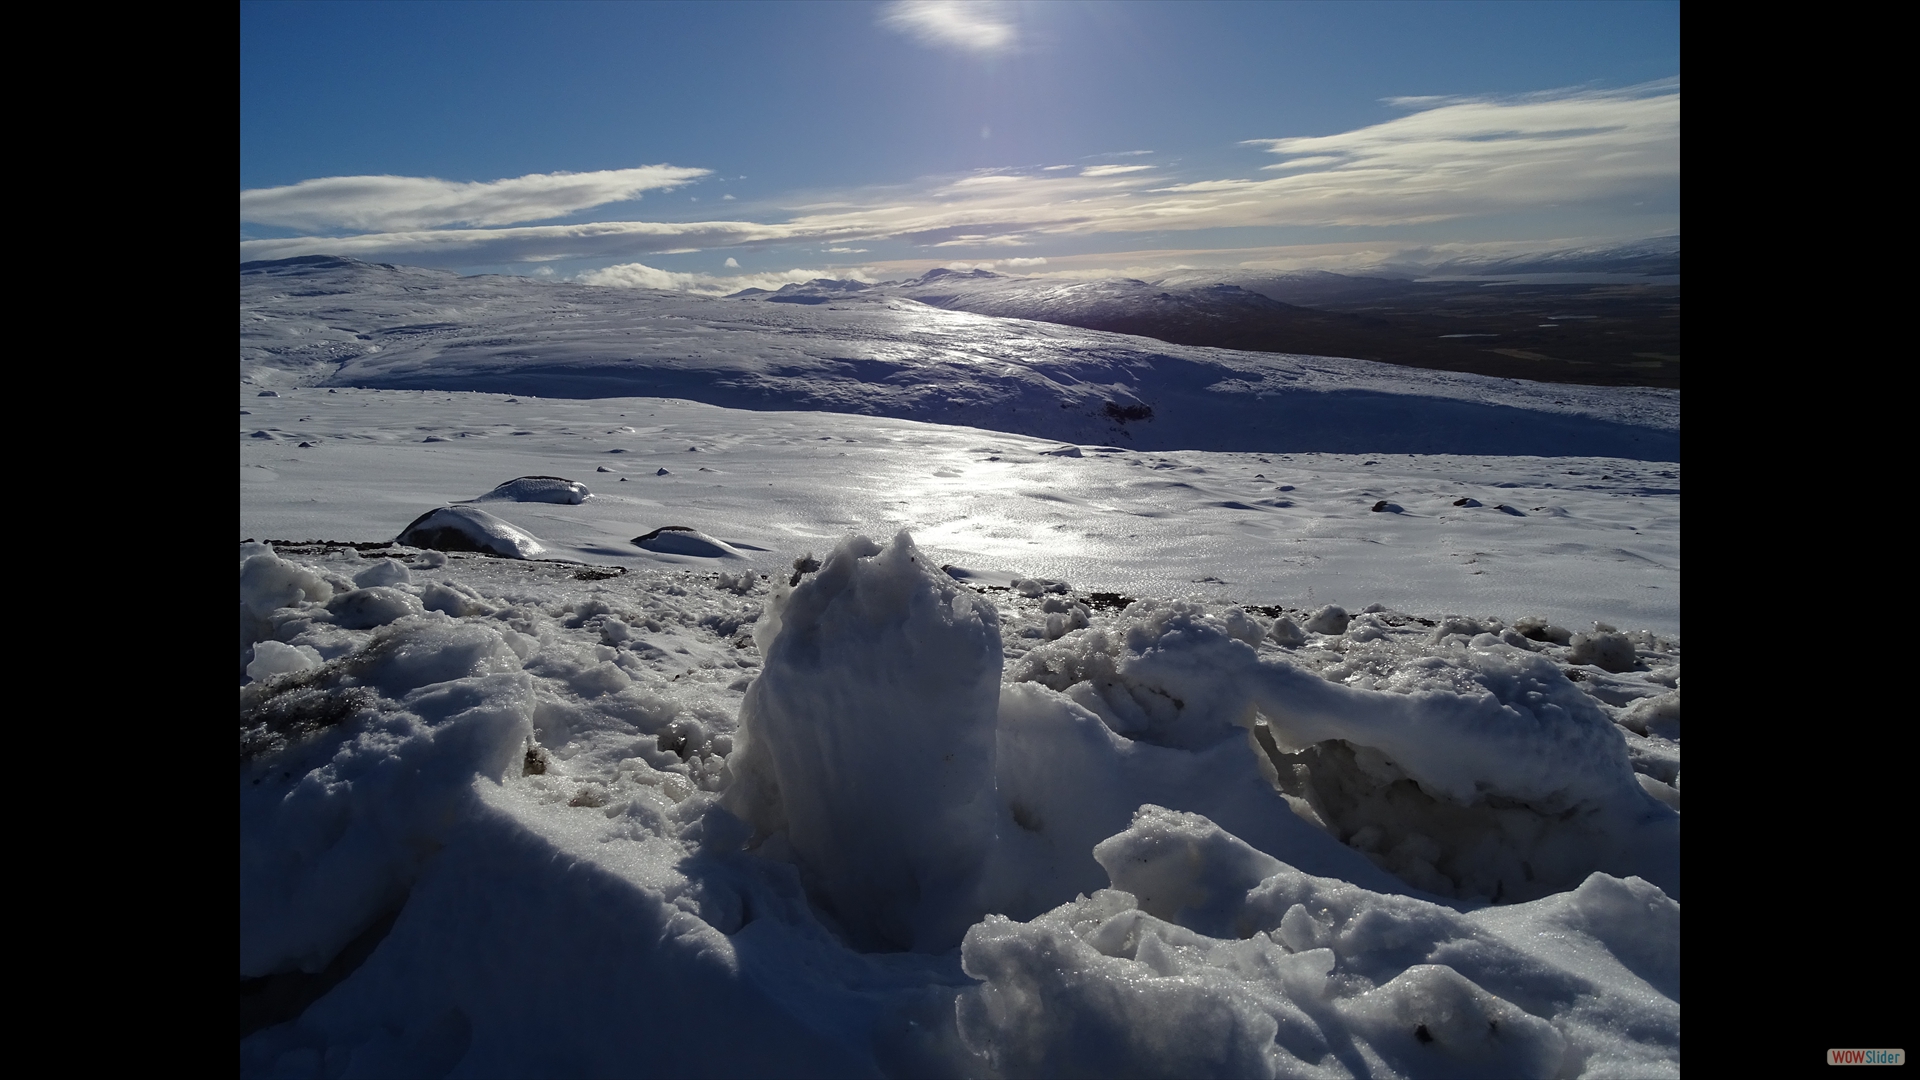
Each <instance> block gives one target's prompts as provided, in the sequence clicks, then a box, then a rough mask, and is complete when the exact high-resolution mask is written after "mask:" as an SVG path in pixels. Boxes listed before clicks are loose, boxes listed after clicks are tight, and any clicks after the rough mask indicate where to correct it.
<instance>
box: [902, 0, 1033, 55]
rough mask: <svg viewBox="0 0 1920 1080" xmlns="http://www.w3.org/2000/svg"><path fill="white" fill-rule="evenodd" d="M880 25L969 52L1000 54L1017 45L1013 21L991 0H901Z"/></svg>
mask: <svg viewBox="0 0 1920 1080" xmlns="http://www.w3.org/2000/svg"><path fill="white" fill-rule="evenodd" d="M880 25H882V26H885V27H887V28H889V29H892V30H897V31H899V32H901V33H903V34H906V35H907V36H908V37H911V38H913V39H914V40H916V41H918V42H920V43H921V44H923V45H931V46H933V47H935V48H945V49H957V50H959V51H961V52H969V53H979V54H987V53H997V52H1003V51H1005V50H1007V49H1010V48H1012V47H1013V45H1014V42H1015V40H1016V34H1015V32H1014V27H1013V23H1012V22H1011V21H1009V20H1008V19H1007V18H1006V17H1005V11H1004V9H1003V8H1002V7H1001V5H999V4H997V3H993V2H991V0H898V2H896V3H893V4H889V5H887V8H886V10H885V12H883V13H882V14H881V16H880Z"/></svg>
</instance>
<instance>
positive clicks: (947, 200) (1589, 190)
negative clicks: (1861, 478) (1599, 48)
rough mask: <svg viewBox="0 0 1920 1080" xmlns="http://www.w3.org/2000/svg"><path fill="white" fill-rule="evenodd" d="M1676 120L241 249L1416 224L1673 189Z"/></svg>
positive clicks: (1554, 114) (1422, 112)
mask: <svg viewBox="0 0 1920 1080" xmlns="http://www.w3.org/2000/svg"><path fill="white" fill-rule="evenodd" d="M1679 125H1680V94H1679V89H1678V87H1677V86H1674V85H1664V84H1663V85H1660V86H1654V87H1636V88H1631V89H1629V90H1622V91H1570V92H1562V93H1558V94H1551V95H1528V96H1526V97H1521V98H1511V99H1480V100H1461V99H1448V100H1447V101H1445V102H1443V103H1439V104H1434V105H1432V107H1428V108H1422V109H1419V110H1417V111H1415V112H1412V113H1410V114H1408V115H1406V116H1401V117H1397V118H1394V119H1392V120H1388V121H1385V122H1383V123H1380V124H1375V125H1372V126H1369V127H1365V128H1360V129H1357V130H1354V131H1349V132H1343V133H1340V134H1336V135H1328V136H1312V137H1292V138H1272V139H1256V140H1250V141H1249V142H1248V143H1247V145H1249V146H1255V147H1259V148H1261V149H1263V150H1265V151H1267V152H1269V153H1271V154H1273V155H1275V156H1276V157H1278V158H1280V159H1281V160H1280V161H1278V162H1276V163H1274V164H1273V165H1270V166H1267V167H1265V168H1263V169H1262V168H1256V169H1253V170H1251V172H1252V175H1241V176H1225V177H1216V178H1204V177H1203V178H1198V179H1187V178H1183V179H1181V180H1180V181H1179V182H1174V183H1169V182H1168V179H1169V178H1167V177H1163V176H1162V175H1161V173H1160V171H1159V170H1157V169H1148V168H1144V167H1140V166H1126V165H1117V166H1090V167H1085V168H1082V169H1081V170H1080V171H1079V172H1078V173H1077V174H1075V173H1070V172H1066V171H1063V170H1054V169H1046V168H1039V169H1032V170H1028V171H1024V172H1020V171H1012V170H1004V169H1003V170H994V171H992V172H983V173H977V174H971V175H967V176H961V177H948V178H944V179H936V180H929V181H926V182H923V183H920V184H916V185H911V186H907V187H895V188H886V189H870V190H855V191H848V192H839V193H833V194H831V195H829V196H826V197H822V198H820V199H817V200H815V201H812V202H810V203H808V204H804V205H792V204H789V208H788V216H787V219H786V220H784V221H779V222H772V223H758V222H744V221H711V222H688V223H659V222H644V221H616V222H598V223H592V224H577V225H560V226H521V227H517V228H472V229H459V230H455V229H409V230H394V231H390V232H383V233H378V234H372V235H363V236H349V237H302V238H291V239H276V240H252V241H244V242H242V244H241V254H242V258H243V259H273V258H286V257H289V256H293V255H306V254H318V253H328V254H339V255H350V256H354V257H357V258H365V259H374V260H381V261H395V260H401V261H405V260H412V261H416V262H421V261H424V262H426V263H427V264H428V265H442V266H445V265H456V266H457V265H470V266H479V265H501V264H507V263H515V262H528V261H535V262H537V261H546V260H553V259H561V258H633V257H636V256H641V255H645V254H650V253H664V252H670V251H687V250H695V249H711V248H724V247H733V246H739V245H765V244H775V243H783V242H811V243H821V244H834V245H839V246H845V247H855V246H857V245H859V244H861V243H863V242H867V241H877V240H889V239H890V240H903V241H906V242H909V243H911V244H915V245H920V246H924V247H926V248H929V249H931V248H936V247H963V246H968V245H971V246H974V247H976V248H978V247H996V246H1002V247H1028V246H1033V245H1037V244H1043V243H1045V241H1046V240H1047V238H1049V237H1068V236H1073V237H1086V236H1090V235H1097V234H1107V233H1115V234H1120V233H1143V232H1170V231H1180V230H1202V229H1231V228H1246V227H1265V226H1329V225H1339V226H1394V225H1408V224H1418V223H1423V222H1435V221H1445V220H1450V219H1461V218H1473V217H1484V216H1489V215H1499V214H1516V213H1529V212H1535V211H1540V210H1544V209H1548V208H1557V210H1559V211H1564V210H1565V209H1566V208H1568V207H1578V206H1580V205H1593V206H1601V205H1619V204H1621V203H1623V202H1632V201H1634V200H1652V201H1658V200H1661V199H1668V200H1671V198H1672V197H1673V196H1675V195H1676V194H1677V192H1678V187H1679V175H1680V163H1679V154H1680V126H1679ZM689 171H692V170H689ZM503 183H506V182H503ZM296 186H298V185H296ZM482 186H485V185H482ZM503 212H505V211H503Z"/></svg>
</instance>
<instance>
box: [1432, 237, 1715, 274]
mask: <svg viewBox="0 0 1920 1080" xmlns="http://www.w3.org/2000/svg"><path fill="white" fill-rule="evenodd" d="M1395 269H1398V270H1401V271H1405V272H1408V273H1413V272H1415V271H1416V270H1417V271H1418V273H1417V276H1421V277H1447V276H1455V275H1460V276H1467V275H1472V276H1480V275H1500V274H1637V275H1641V276H1645V277H1671V276H1673V275H1677V274H1679V273H1680V238H1679V237H1678V236H1656V237H1653V238H1651V239H1647V240H1637V241H1635V242H1633V243H1631V244H1621V245H1617V246H1614V247H1588V248H1567V249H1564V250H1561V251H1541V252H1534V253H1530V254H1526V255H1505V256H1499V257H1468V258H1459V259H1449V260H1447V261H1446V262H1443V263H1436V264H1432V265H1428V266H1423V267H1418V268H1412V267H1396V268H1395Z"/></svg>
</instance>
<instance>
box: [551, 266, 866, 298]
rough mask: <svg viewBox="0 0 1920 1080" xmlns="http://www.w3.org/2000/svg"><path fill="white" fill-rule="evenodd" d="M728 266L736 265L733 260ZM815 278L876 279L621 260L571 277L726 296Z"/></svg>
mask: <svg viewBox="0 0 1920 1080" xmlns="http://www.w3.org/2000/svg"><path fill="white" fill-rule="evenodd" d="M727 265H729V266H732V265H735V263H734V261H733V260H732V259H728V260H727ZM815 278H835V279H838V280H841V281H845V280H847V279H849V278H851V279H852V280H854V281H865V282H868V283H869V284H871V283H872V282H873V281H874V280H875V278H874V277H873V276H872V275H871V274H869V273H867V272H866V271H865V270H801V269H794V270H786V271H779V272H775V273H762V274H730V275H726V276H722V275H719V274H698V273H680V272H678V271H674V270H659V269H656V268H654V267H651V266H648V265H647V264H645V263H637V262H636V263H621V264H620V265H618V266H608V267H603V268H601V269H599V270H589V271H587V272H586V273H584V274H579V275H576V276H575V277H574V278H573V280H575V281H578V282H580V283H581V284H582V285H607V286H612V287H614V288H623V289H669V290H672V291H674V292H687V293H697V294H699V295H701V296H726V295H727V294H728V293H736V292H739V291H740V290H741V289H778V288H779V287H780V286H782V285H788V284H792V283H794V282H800V283H805V282H809V281H812V280H813V279H815Z"/></svg>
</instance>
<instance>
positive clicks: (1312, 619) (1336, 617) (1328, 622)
mask: <svg viewBox="0 0 1920 1080" xmlns="http://www.w3.org/2000/svg"><path fill="white" fill-rule="evenodd" d="M1350 621H1352V617H1351V616H1349V615H1348V614H1347V609H1346V608H1343V607H1341V606H1340V605H1338V604H1328V605H1327V606H1326V607H1323V608H1321V609H1320V610H1319V611H1316V612H1314V613H1313V614H1312V615H1311V616H1309V617H1308V618H1307V632H1308V633H1309V634H1344V633H1346V632H1347V624H1348V623H1349V622H1350Z"/></svg>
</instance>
